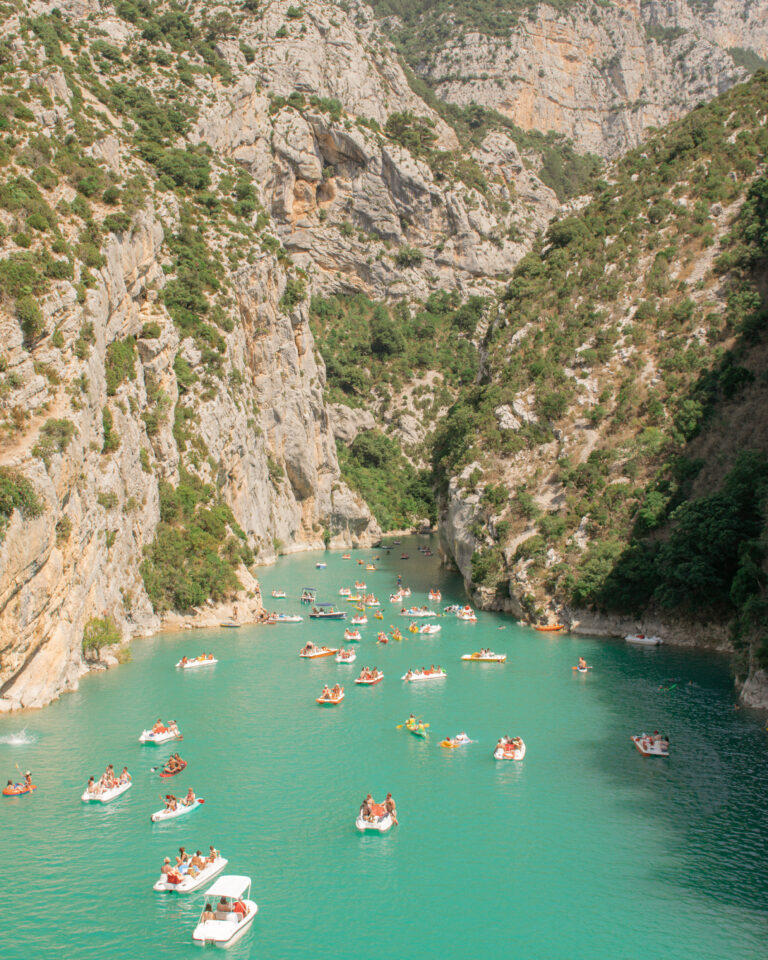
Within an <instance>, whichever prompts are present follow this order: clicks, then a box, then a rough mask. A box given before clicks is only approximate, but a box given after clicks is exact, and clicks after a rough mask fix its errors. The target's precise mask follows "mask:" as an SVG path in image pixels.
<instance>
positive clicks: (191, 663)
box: [176, 657, 219, 670]
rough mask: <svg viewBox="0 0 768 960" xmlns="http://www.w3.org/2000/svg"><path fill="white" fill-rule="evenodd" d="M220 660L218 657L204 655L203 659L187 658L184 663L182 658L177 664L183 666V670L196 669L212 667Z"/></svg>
mask: <svg viewBox="0 0 768 960" xmlns="http://www.w3.org/2000/svg"><path fill="white" fill-rule="evenodd" d="M218 662H219V661H218V660H217V659H216V657H204V658H203V659H202V660H200V659H198V658H197V657H195V659H194V660H187V662H186V663H184V660H183V658H182V659H181V660H179V662H178V663H177V664H176V666H177V667H181V669H182V670H194V669H195V667H212V666H213V665H214V664H216V663H218Z"/></svg>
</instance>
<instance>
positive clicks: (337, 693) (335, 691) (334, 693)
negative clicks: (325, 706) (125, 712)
mask: <svg viewBox="0 0 768 960" xmlns="http://www.w3.org/2000/svg"><path fill="white" fill-rule="evenodd" d="M340 694H341V687H340V686H339V684H338V683H335V684H334V685H333V688H332V689H331V699H332V700H338V698H339V696H340Z"/></svg>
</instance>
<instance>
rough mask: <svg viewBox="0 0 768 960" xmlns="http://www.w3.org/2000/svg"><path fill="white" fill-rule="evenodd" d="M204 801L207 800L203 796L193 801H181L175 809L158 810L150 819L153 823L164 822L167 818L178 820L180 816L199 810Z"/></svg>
mask: <svg viewBox="0 0 768 960" xmlns="http://www.w3.org/2000/svg"><path fill="white" fill-rule="evenodd" d="M204 803H205V800H203V799H202V797H196V798H195V800H194V802H193V803H182V802H181V801H179V802H178V803H177V804H176V809H175V810H168V809H167V808H163V809H162V810H157V811H156V812H155V813H153V814H152V816H151V817H150V820H151V821H152V823H164V822H165V821H166V820H176V819H177V818H178V817H186V815H187V814H188V813H194V812H195V810H199V809H200V807H202V805H203V804H204Z"/></svg>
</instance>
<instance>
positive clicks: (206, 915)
mask: <svg viewBox="0 0 768 960" xmlns="http://www.w3.org/2000/svg"><path fill="white" fill-rule="evenodd" d="M215 919H216V914H215V913H214V912H213V910H212V909H211V905H210V903H206V905H205V910H203V915H202V917H200V920H201V921H202V922H203V923H208V921H209V920H215Z"/></svg>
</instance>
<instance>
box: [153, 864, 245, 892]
mask: <svg viewBox="0 0 768 960" xmlns="http://www.w3.org/2000/svg"><path fill="white" fill-rule="evenodd" d="M227 863H228V861H227V859H226V858H225V857H217V858H216V859H215V860H214V861H213V862H212V863H209V864H208V866H207V867H206V868H205V869H204V870H201V871H200V872H199V873H198V874H197V875H196V876H194V877H193V876H192V875H191V874H190V873H188V872H187V869H188V868H187V866H186V864H185V865H184V866H183V867H179V873H181V880H180V881H179V882H178V883H172V882H171V881H170V880H168V879H167V877H166V876H165V874H163V875H161V877H160V879H159V880H158V881H157V883H155V884H153V886H152V889H153V890H157V892H158V893H192V892H193V891H194V890H199V889H200V887H202V886H205V884H206V883H208V882H209V881H210V880H213V878H214V877H216V876H218V875H219V874H220V873H221V871H222V870H223V869H224V867H226V865H227Z"/></svg>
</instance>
